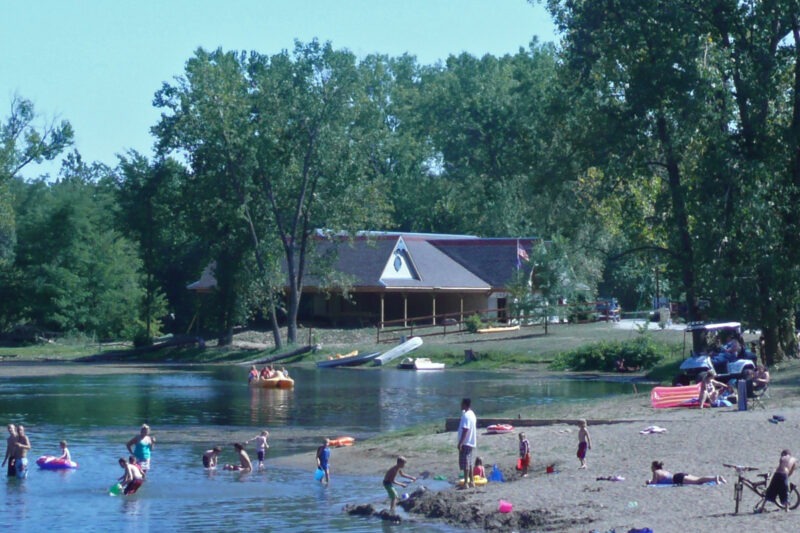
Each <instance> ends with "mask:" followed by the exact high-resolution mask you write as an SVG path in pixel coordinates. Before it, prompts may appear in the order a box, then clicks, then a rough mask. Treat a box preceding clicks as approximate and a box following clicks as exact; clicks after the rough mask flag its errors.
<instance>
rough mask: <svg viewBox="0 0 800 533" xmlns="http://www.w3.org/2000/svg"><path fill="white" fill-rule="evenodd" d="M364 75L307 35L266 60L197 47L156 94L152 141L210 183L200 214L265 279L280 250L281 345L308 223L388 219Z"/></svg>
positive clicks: (346, 56) (295, 297) (293, 327)
mask: <svg viewBox="0 0 800 533" xmlns="http://www.w3.org/2000/svg"><path fill="white" fill-rule="evenodd" d="M368 72H369V70H368V68H367V67H366V66H365V67H363V68H360V67H359V65H358V64H357V62H356V61H355V57H354V56H353V55H352V54H350V53H348V52H343V51H336V50H333V48H332V47H331V46H330V44H320V43H318V42H316V41H313V42H311V43H308V44H302V43H297V44H296V46H295V50H294V52H293V53H291V54H290V53H289V52H282V53H280V54H276V55H274V56H271V57H267V56H263V55H260V54H257V53H255V52H252V53H250V54H249V55H248V54H233V53H225V52H222V51H221V50H217V51H216V52H213V53H207V52H205V51H203V50H199V51H198V52H197V53H196V54H195V57H194V58H192V59H191V60H190V61H189V62H188V63H187V69H186V77H185V78H182V79H181V80H179V82H178V83H177V84H176V85H174V86H170V85H165V86H164V88H163V89H162V90H161V91H159V93H158V94H157V96H156V105H157V106H159V107H163V108H166V109H167V110H169V113H168V114H165V115H164V116H163V118H162V120H161V122H160V123H159V124H158V125H157V126H156V127H155V128H154V131H155V133H156V134H157V135H158V136H159V138H160V140H161V142H162V146H163V147H164V148H165V149H166V150H171V149H172V150H182V151H184V152H185V153H186V154H187V155H188V157H189V159H190V161H191V165H192V171H193V175H194V176H195V177H196V178H197V179H198V181H199V183H207V184H209V185H211V184H212V183H213V184H214V188H215V189H216V191H215V192H216V194H214V195H213V198H207V202H204V203H203V205H205V206H207V208H208V209H207V214H206V215H205V216H207V217H210V218H212V220H215V221H217V224H218V225H220V226H221V225H222V224H224V227H225V229H226V231H225V233H224V234H225V235H232V234H236V235H242V234H243V235H245V236H246V237H247V238H248V239H249V240H250V246H249V249H250V250H252V251H253V252H254V254H255V258H256V262H257V265H258V269H259V271H260V273H261V275H262V276H263V277H264V278H265V279H267V277H268V276H272V275H273V274H274V268H275V265H276V264H277V261H276V258H275V256H274V255H273V254H274V252H273V251H274V250H276V247H277V249H279V250H280V251H281V258H282V260H283V268H284V269H285V271H284V275H285V280H286V281H285V284H284V286H285V287H286V288H287V291H286V298H287V305H286V309H287V311H286V312H287V322H288V324H287V325H288V340H289V341H290V342H295V341H296V338H297V313H298V311H299V302H300V296H301V294H302V287H303V277H304V275H305V274H306V272H307V271H308V269H309V268H311V265H310V263H311V260H310V257H311V254H310V253H309V252H310V251H311V250H312V244H313V239H312V237H313V233H314V231H315V229H317V228H322V229H326V230H330V231H337V230H352V229H355V228H358V229H361V227H363V225H364V224H371V223H373V222H374V223H380V222H382V221H384V220H385V219H386V218H385V216H384V212H385V206H386V202H385V200H384V198H383V193H382V187H381V181H380V180H381V176H380V174H379V173H378V172H376V171H375V169H374V168H373V167H371V166H370V165H369V160H370V158H375V157H376V156H378V155H380V153H381V151H380V150H379V148H380V141H381V140H382V136H381V134H380V132H376V128H378V127H379V126H380V127H383V128H385V126H384V125H383V123H378V122H376V120H375V117H376V116H380V110H379V108H377V107H376V102H377V98H375V95H374V94H370V93H369V92H368V91H366V90H365V83H364V82H365V75H366V73H368ZM376 114H377V115H376ZM237 239H238V238H237ZM244 250H245V247H244V246H243V244H242V240H241V239H238V240H237V241H236V244H235V245H232V246H231V247H229V248H228V249H227V250H226V254H224V255H225V256H226V257H239V258H242V259H243V258H244V257H245V256H246V254H241V255H238V254H239V252H242V251H244ZM218 261H219V259H218ZM219 266H220V265H218V267H219ZM218 280H219V278H218ZM274 285H275V284H274V283H267V284H262V287H272V286H274ZM267 292H268V293H271V292H273V291H267ZM268 299H270V297H268ZM272 305H273V307H274V305H275V302H274V301H273V303H272ZM275 314H276V313H275V312H274V311H273V312H272V313H271V315H272V316H273V317H274V316H275ZM274 331H275V334H276V343H279V337H278V332H277V329H276V328H275V330H274Z"/></svg>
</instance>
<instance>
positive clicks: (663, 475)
mask: <svg viewBox="0 0 800 533" xmlns="http://www.w3.org/2000/svg"><path fill="white" fill-rule="evenodd" d="M650 470H651V471H652V472H653V477H652V478H651V479H648V480H647V481H646V482H645V485H705V484H706V483H711V482H714V483H717V484H720V483H727V481H726V480H725V478H724V477H722V476H693V475H691V474H686V473H683V472H678V473H677V474H672V473H671V472H669V471H668V470H664V462H663V461H653V462H652V463H651V464H650Z"/></svg>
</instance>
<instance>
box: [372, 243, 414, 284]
mask: <svg viewBox="0 0 800 533" xmlns="http://www.w3.org/2000/svg"><path fill="white" fill-rule="evenodd" d="M380 280H381V282H384V280H387V281H388V280H419V273H418V272H417V269H416V267H415V266H414V263H413V261H412V260H411V255H410V254H409V252H408V248H407V247H406V243H405V241H404V240H403V238H402V237H399V238H398V239H397V243H396V244H395V246H394V250H392V253H391V254H390V255H389V258H388V259H387V261H386V265H385V266H384V267H383V272H382V273H381V277H380ZM384 284H385V283H384Z"/></svg>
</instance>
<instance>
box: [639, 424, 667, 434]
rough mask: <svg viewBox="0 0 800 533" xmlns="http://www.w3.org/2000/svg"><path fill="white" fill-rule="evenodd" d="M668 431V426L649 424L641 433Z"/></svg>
mask: <svg viewBox="0 0 800 533" xmlns="http://www.w3.org/2000/svg"><path fill="white" fill-rule="evenodd" d="M666 432H667V428H662V427H660V426H647V427H646V428H644V429H643V430H641V431H640V432H639V433H641V434H642V435H648V434H650V433H666Z"/></svg>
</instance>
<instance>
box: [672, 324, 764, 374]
mask: <svg viewBox="0 0 800 533" xmlns="http://www.w3.org/2000/svg"><path fill="white" fill-rule="evenodd" d="M698 333H699V338H700V339H701V342H700V343H699V345H698V344H697V343H694V342H693V347H692V351H691V355H690V356H689V357H688V358H686V359H685V360H684V361H683V363H681V366H680V373H679V374H678V375H677V376H676V377H675V379H674V381H673V385H689V384H691V383H692V382H695V383H698V382H700V381H702V379H703V375H704V374H705V373H706V372H709V371H711V370H713V371H714V372H716V374H717V375H716V377H715V379H716V380H718V381H722V382H727V381H728V380H731V379H739V378H741V377H743V376H744V374H745V372H746V371H747V370H751V371H754V370H755V368H756V361H757V356H756V354H754V353H753V352H751V351H750V350H748V349H747V348H746V347H745V346H744V343H739V344H740V346H739V347H738V350H736V353H732V352H731V351H726V350H725V349H724V347H722V346H719V348H720V349H718V350H717V349H715V347H716V346H717V344H718V343H715V342H714V340H715V339H714V337H716V339H721V340H728V339H730V338H735V337H738V338H740V337H741V333H742V325H741V324H740V323H739V322H721V323H716V324H704V323H691V324H689V325H688V326H686V329H685V330H684V343H685V341H686V334H691V335H692V337H693V338H694V337H695V334H698ZM709 337H711V341H709Z"/></svg>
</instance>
